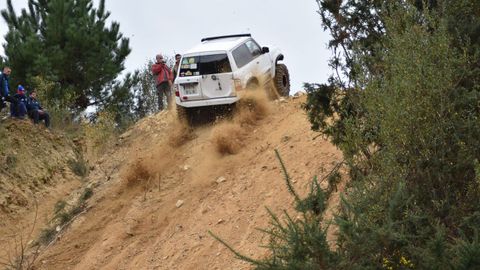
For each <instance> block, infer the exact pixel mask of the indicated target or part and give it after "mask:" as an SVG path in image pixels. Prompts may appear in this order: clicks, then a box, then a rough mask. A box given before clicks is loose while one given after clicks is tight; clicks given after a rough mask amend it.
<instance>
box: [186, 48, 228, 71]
mask: <svg viewBox="0 0 480 270" xmlns="http://www.w3.org/2000/svg"><path fill="white" fill-rule="evenodd" d="M228 72H232V68H231V66H230V61H228V56H227V54H226V53H221V54H210V55H202V56H185V57H183V59H182V64H181V66H180V77H189V76H199V75H208V74H217V73H228Z"/></svg>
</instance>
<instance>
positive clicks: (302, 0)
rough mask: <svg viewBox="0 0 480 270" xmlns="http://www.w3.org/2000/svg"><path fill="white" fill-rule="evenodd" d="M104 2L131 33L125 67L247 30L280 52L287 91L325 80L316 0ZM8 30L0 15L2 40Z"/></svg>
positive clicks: (21, 4)
mask: <svg viewBox="0 0 480 270" xmlns="http://www.w3.org/2000/svg"><path fill="white" fill-rule="evenodd" d="M27 2H28V1H27V0H14V1H13V5H14V7H15V9H16V10H17V11H20V9H22V8H25V7H27ZM94 2H95V3H98V0H94ZM97 5H98V4H96V6H97ZM105 5H106V9H107V10H108V11H110V12H111V16H110V19H112V20H114V21H117V22H119V23H120V31H121V32H122V33H123V35H124V36H125V37H128V38H130V47H131V49H132V52H131V53H130V55H129V56H128V57H127V60H126V62H125V67H126V71H133V70H135V69H136V68H139V67H141V66H142V65H143V64H144V63H145V62H146V61H147V60H148V59H153V58H154V56H155V55H156V54H157V53H163V54H166V55H173V54H174V52H176V53H182V52H183V51H186V50H188V49H189V48H191V47H193V46H194V45H196V44H197V43H199V42H200V39H201V38H202V37H207V36H215V35H226V34H238V33H251V34H252V36H253V38H255V39H256V40H257V42H258V43H259V44H260V45H261V46H275V47H278V48H280V50H281V51H282V52H283V54H284V55H285V61H284V62H285V64H286V65H287V66H288V68H289V71H290V79H291V85H292V89H291V92H297V91H299V90H301V89H302V88H301V87H302V83H303V82H319V83H320V82H326V81H327V78H328V75H329V74H330V73H331V72H330V70H329V68H328V58H329V56H330V52H329V51H328V50H327V48H326V46H327V45H326V44H327V42H328V40H329V36H328V34H327V33H326V32H323V31H322V26H321V22H320V17H319V15H318V14H317V13H316V10H317V5H316V2H315V0H296V1H293V0H237V1H234V0H201V1H199V0H173V1H172V0H169V1H166V0H137V1H132V0H106V1H105ZM5 8H6V0H0V9H5ZM7 30H8V29H7V25H6V23H5V22H4V20H3V18H1V19H0V43H2V44H3V43H5V40H4V35H5V34H6V32H7ZM3 54H4V53H3V46H2V48H0V55H3Z"/></svg>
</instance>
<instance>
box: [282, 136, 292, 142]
mask: <svg viewBox="0 0 480 270" xmlns="http://www.w3.org/2000/svg"><path fill="white" fill-rule="evenodd" d="M290 139H292V137H290V136H288V135H283V136H282V139H281V141H282V143H286V142H288V141H290Z"/></svg>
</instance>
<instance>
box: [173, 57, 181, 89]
mask: <svg viewBox="0 0 480 270" xmlns="http://www.w3.org/2000/svg"><path fill="white" fill-rule="evenodd" d="M181 58H182V55H181V54H178V53H177V54H175V65H174V66H173V82H175V79H176V78H177V75H178V70H179V68H180V59H181Z"/></svg>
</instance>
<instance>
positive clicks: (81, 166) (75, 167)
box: [68, 155, 88, 177]
mask: <svg viewBox="0 0 480 270" xmlns="http://www.w3.org/2000/svg"><path fill="white" fill-rule="evenodd" d="M68 165H69V167H70V169H71V170H72V172H73V173H75V174H76V175H78V176H80V177H86V176H87V175H88V162H87V161H86V160H85V159H84V158H83V156H82V155H78V156H77V158H76V159H71V160H69V161H68Z"/></svg>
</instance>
